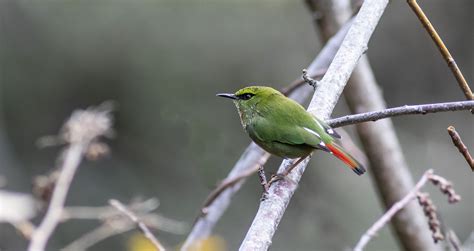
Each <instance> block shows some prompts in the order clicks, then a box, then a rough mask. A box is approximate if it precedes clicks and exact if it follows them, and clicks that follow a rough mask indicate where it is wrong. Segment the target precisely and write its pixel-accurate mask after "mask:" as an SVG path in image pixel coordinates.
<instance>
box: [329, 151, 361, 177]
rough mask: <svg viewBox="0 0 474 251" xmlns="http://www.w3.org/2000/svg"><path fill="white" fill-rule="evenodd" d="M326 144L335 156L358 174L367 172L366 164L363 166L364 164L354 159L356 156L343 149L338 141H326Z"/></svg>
mask: <svg viewBox="0 0 474 251" xmlns="http://www.w3.org/2000/svg"><path fill="white" fill-rule="evenodd" d="M326 146H327V148H329V150H331V153H332V154H333V155H334V156H336V157H337V158H338V159H340V160H342V161H343V162H344V163H346V165H348V166H349V167H350V168H351V169H352V171H354V172H355V173H356V174H357V175H362V174H364V173H365V168H364V166H362V164H361V163H359V162H358V161H357V160H356V159H354V157H352V156H351V155H350V154H349V153H347V152H346V151H345V150H344V149H342V147H341V146H339V145H338V144H336V143H330V144H328V143H326Z"/></svg>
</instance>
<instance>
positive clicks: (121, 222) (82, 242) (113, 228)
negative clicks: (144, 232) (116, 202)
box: [61, 198, 188, 251]
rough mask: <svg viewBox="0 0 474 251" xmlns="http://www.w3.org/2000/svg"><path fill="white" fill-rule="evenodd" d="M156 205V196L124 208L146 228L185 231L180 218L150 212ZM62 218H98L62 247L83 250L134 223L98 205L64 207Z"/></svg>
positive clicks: (130, 227)
mask: <svg viewBox="0 0 474 251" xmlns="http://www.w3.org/2000/svg"><path fill="white" fill-rule="evenodd" d="M158 205H159V202H158V200H157V199H156V198H150V199H147V200H145V201H142V200H140V199H133V200H132V202H131V203H130V204H129V205H127V208H129V209H130V210H132V211H134V212H135V214H136V215H138V216H139V217H140V219H141V220H142V221H143V222H145V223H146V225H147V226H148V227H149V228H153V229H157V230H161V231H165V232H168V233H172V234H183V233H185V231H187V228H188V227H187V226H186V225H185V224H184V223H182V222H179V221H176V220H172V219H168V218H165V217H163V216H161V215H159V214H156V213H153V212H152V211H154V210H155V209H156V208H157V207H158ZM62 220H63V221H66V220H99V221H101V222H102V224H101V225H100V226H99V227H97V228H95V229H93V230H92V231H89V232H87V233H85V234H83V235H82V236H80V237H79V238H77V239H76V240H74V241H72V242H71V243H70V244H68V245H67V246H66V247H64V248H62V249H61V250H64V251H83V250H87V249H88V248H90V247H91V246H94V245H96V244H97V243H99V242H101V241H103V240H105V239H107V238H109V237H112V236H114V235H119V234H122V233H125V232H128V231H130V230H133V229H135V228H136V224H135V223H134V222H132V221H131V220H130V219H128V218H125V217H123V214H122V212H120V211H118V210H117V209H116V208H115V207H113V206H101V207H80V206H75V207H66V208H65V209H64V213H63V217H62Z"/></svg>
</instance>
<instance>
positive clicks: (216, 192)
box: [201, 155, 267, 214]
mask: <svg viewBox="0 0 474 251" xmlns="http://www.w3.org/2000/svg"><path fill="white" fill-rule="evenodd" d="M265 157H267V156H266V155H265ZM260 167H261V166H260V165H259V164H255V165H254V166H253V167H251V168H250V169H248V170H245V172H243V173H242V174H239V175H238V176H235V177H232V178H230V179H226V180H224V181H222V183H221V184H219V186H217V187H216V188H215V189H214V190H213V191H212V192H211V193H210V194H209V195H208V197H207V199H206V201H205V202H204V206H203V207H202V209H201V213H202V214H206V213H207V211H208V210H207V207H208V206H209V205H211V204H212V202H214V200H215V199H216V198H217V197H219V195H220V194H221V193H222V192H223V191H225V190H226V189H227V188H229V187H231V186H233V185H235V184H236V183H237V182H239V181H241V180H242V179H245V178H247V177H249V176H250V175H252V174H254V173H256V172H257V171H258V169H259V168H260Z"/></svg>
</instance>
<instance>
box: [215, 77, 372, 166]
mask: <svg viewBox="0 0 474 251" xmlns="http://www.w3.org/2000/svg"><path fill="white" fill-rule="evenodd" d="M217 96H219V97H225V98H229V99H232V100H233V101H234V104H235V106H236V107H237V110H238V112H239V116H240V121H241V123H242V126H243V127H244V129H245V131H247V133H248V134H249V136H250V138H251V139H252V140H253V141H254V142H255V143H256V144H257V145H259V146H260V147H262V148H263V149H264V150H265V151H267V152H269V153H271V154H273V155H276V156H280V157H282V158H285V159H294V158H300V159H299V160H298V161H297V162H296V163H295V164H294V166H296V165H297V163H299V162H300V161H301V160H303V159H304V158H306V157H307V156H308V155H310V154H311V153H312V152H313V151H314V150H323V151H326V152H328V153H331V154H333V155H334V156H336V157H337V158H339V159H340V160H342V161H343V162H344V163H345V164H347V165H348V166H349V167H350V168H351V169H352V170H353V171H354V172H355V173H356V174H358V175H362V174H363V173H364V172H365V168H364V167H363V166H362V165H361V164H360V163H359V162H358V161H357V160H356V159H354V157H352V156H351V155H350V154H348V153H347V152H346V151H345V150H344V149H343V148H342V147H341V146H339V145H338V144H336V142H335V140H336V139H339V138H341V136H340V135H339V134H338V133H337V132H336V131H334V130H333V129H332V128H331V127H329V126H328V125H327V124H326V123H324V122H323V121H322V120H321V119H319V118H317V117H315V116H313V115H312V114H310V113H309V112H307V111H306V110H305V109H304V108H303V107H302V106H301V105H300V104H298V103H297V102H295V101H293V100H292V99H289V98H287V97H285V96H284V95H283V94H282V93H280V92H279V91H277V90H275V89H273V88H271V87H266V86H249V87H245V88H243V89H240V90H238V91H237V92H236V93H234V94H231V93H219V94H217ZM294 166H293V167H294ZM291 169H292V168H290V170H291ZM288 172H289V171H288ZM286 174H287V173H286ZM286 174H285V175H286Z"/></svg>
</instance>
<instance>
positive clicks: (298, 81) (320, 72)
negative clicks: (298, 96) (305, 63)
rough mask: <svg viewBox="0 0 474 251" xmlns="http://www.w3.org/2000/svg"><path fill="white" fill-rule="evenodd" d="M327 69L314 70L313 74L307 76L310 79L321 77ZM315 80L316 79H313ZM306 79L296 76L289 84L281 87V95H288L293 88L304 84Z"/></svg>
mask: <svg viewBox="0 0 474 251" xmlns="http://www.w3.org/2000/svg"><path fill="white" fill-rule="evenodd" d="M327 70H328V69H319V70H316V71H315V73H314V74H311V75H309V76H308V77H310V78H312V79H320V78H321V77H323V76H324V74H325V73H326V71H327ZM315 81H317V80H315ZM305 83H306V81H305V80H304V79H303V78H298V79H296V80H295V81H293V82H292V83H291V84H289V85H288V86H287V87H285V88H283V89H281V93H283V95H285V96H288V95H289V94H290V93H292V92H293V91H294V90H296V89H297V88H299V87H301V86H302V85H303V84H305Z"/></svg>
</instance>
